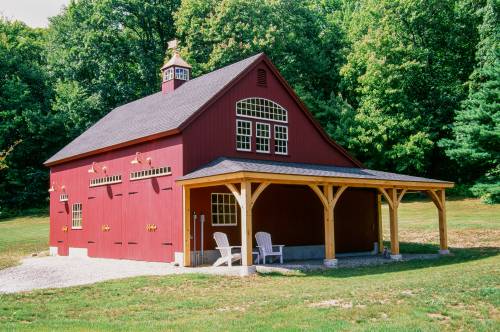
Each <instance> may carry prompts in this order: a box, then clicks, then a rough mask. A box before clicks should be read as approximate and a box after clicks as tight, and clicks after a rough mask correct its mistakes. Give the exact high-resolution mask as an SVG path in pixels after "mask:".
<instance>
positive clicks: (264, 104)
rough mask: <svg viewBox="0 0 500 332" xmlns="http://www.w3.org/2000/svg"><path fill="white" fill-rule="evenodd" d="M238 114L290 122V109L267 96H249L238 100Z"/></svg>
mask: <svg viewBox="0 0 500 332" xmlns="http://www.w3.org/2000/svg"><path fill="white" fill-rule="evenodd" d="M236 114H237V115H239V116H244V117H247V118H254V119H264V120H270V121H277V122H284V123H287V122H288V111H287V110H286V109H284V108H283V107H282V106H281V105H279V104H277V103H275V102H274V101H271V100H269V99H265V98H247V99H242V100H240V101H238V102H236Z"/></svg>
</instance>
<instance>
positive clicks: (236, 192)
mask: <svg viewBox="0 0 500 332" xmlns="http://www.w3.org/2000/svg"><path fill="white" fill-rule="evenodd" d="M225 185H226V187H227V188H228V189H229V190H230V191H231V192H232V193H233V195H234V198H236V201H237V202H238V205H239V206H240V207H242V206H243V201H242V200H241V194H240V191H239V190H238V188H236V186H235V185H234V184H232V183H226V184H225Z"/></svg>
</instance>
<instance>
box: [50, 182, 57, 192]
mask: <svg viewBox="0 0 500 332" xmlns="http://www.w3.org/2000/svg"><path fill="white" fill-rule="evenodd" d="M54 185H55V182H52V185H51V186H50V188H49V193H52V192H54V191H56V188H55V187H54Z"/></svg>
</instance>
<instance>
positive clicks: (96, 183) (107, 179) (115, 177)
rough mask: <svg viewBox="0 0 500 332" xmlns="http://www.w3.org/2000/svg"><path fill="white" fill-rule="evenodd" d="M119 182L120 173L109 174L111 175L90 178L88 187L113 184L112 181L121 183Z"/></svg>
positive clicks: (120, 179) (120, 178)
mask: <svg viewBox="0 0 500 332" xmlns="http://www.w3.org/2000/svg"><path fill="white" fill-rule="evenodd" d="M121 182H122V176H121V175H111V176H105V177H103V178H97V179H90V185H89V187H98V186H104V185H107V184H114V183H121Z"/></svg>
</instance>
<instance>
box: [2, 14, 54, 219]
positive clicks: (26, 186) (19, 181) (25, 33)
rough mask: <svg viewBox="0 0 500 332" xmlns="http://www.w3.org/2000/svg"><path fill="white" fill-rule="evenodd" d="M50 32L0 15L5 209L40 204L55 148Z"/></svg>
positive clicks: (3, 206)
mask: <svg viewBox="0 0 500 332" xmlns="http://www.w3.org/2000/svg"><path fill="white" fill-rule="evenodd" d="M44 40H45V33H44V31H43V30H41V29H31V28H29V27H27V26H26V25H24V24H22V23H20V22H9V21H6V20H0V151H3V152H2V153H1V156H0V160H1V162H0V163H1V164H2V166H1V167H2V168H3V170H2V171H1V172H0V213H1V212H2V210H8V209H13V208H24V207H27V206H30V207H33V206H40V205H41V204H43V202H44V198H45V197H46V188H47V182H48V176H47V171H46V169H45V168H44V167H43V165H41V163H42V162H43V161H44V160H45V159H46V158H48V155H49V154H50V153H52V152H54V147H53V146H52V145H51V143H53V139H54V134H53V133H55V132H57V131H55V130H57V129H55V127H56V126H57V121H55V119H54V118H53V117H52V115H51V113H50V103H51V97H52V87H51V84H50V81H49V80H48V75H47V73H46V70H45V56H44Z"/></svg>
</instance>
